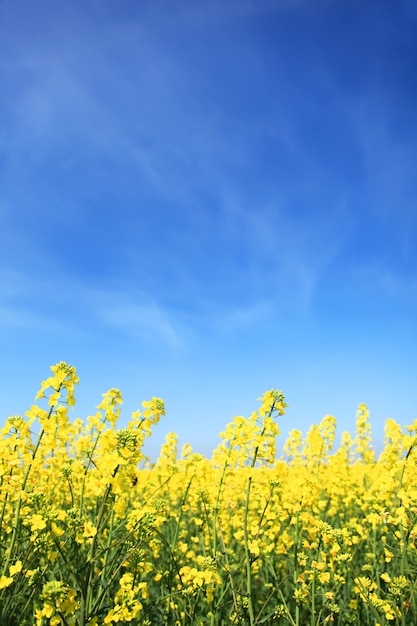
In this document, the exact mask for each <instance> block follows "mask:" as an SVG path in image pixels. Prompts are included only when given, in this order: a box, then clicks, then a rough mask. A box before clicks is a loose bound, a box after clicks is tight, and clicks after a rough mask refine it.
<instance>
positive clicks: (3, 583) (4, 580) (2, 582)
mask: <svg viewBox="0 0 417 626" xmlns="http://www.w3.org/2000/svg"><path fill="white" fill-rule="evenodd" d="M12 582H13V578H12V577H11V576H1V577H0V589H5V588H6V587H9V586H10V585H11V584H12Z"/></svg>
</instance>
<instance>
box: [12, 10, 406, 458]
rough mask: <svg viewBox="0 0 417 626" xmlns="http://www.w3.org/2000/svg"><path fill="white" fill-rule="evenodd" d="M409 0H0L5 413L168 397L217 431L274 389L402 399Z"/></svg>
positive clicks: (295, 419)
mask: <svg viewBox="0 0 417 626" xmlns="http://www.w3.org/2000/svg"><path fill="white" fill-rule="evenodd" d="M416 7H417V5H416V3H415V2H412V1H411V0H409V1H407V2H403V1H401V0H396V1H395V2H393V1H392V0H370V1H365V2H364V1H363V0H337V2H335V1H334V0H315V1H314V2H312V1H311V0H256V1H255V0H227V2H225V1H224V0H210V1H207V0H169V1H168V0H167V1H163V0H88V1H86V0H71V1H69V0H53V1H52V0H36V2H33V0H2V1H0V220H1V233H0V245H1V248H0V280H1V292H0V298H1V299H0V333H1V359H0V380H1V389H2V391H1V401H0V411H1V416H0V417H1V421H3V420H4V418H6V417H7V416H8V415H9V414H18V413H23V412H24V411H25V410H27V408H28V407H29V406H30V405H31V404H32V401H33V396H34V394H35V393H36V391H37V389H38V387H39V384H40V381H41V380H42V379H44V378H46V377H47V376H48V375H49V366H50V365H52V364H54V363H56V362H57V361H60V360H65V361H68V362H70V363H72V364H73V365H75V366H76V367H77V370H78V374H79V376H80V387H79V389H78V393H77V397H78V402H77V405H76V407H75V409H74V412H73V415H74V417H78V416H81V417H86V416H87V415H90V414H92V413H94V411H95V406H96V405H97V404H98V402H99V401H100V399H101V394H102V393H103V392H105V391H106V390H107V389H109V388H110V387H119V388H120V389H121V391H122V393H123V396H124V399H125V400H124V408H123V412H122V424H123V422H124V420H126V419H127V418H128V416H129V414H130V412H131V411H132V410H135V409H136V408H137V407H138V406H139V405H140V403H141V401H142V400H145V399H149V398H150V397H152V396H154V395H156V396H160V397H162V398H164V400H165V402H166V407H167V416H166V418H164V420H163V422H161V424H160V425H159V426H158V428H157V430H156V432H155V437H154V439H153V443H152V444H151V445H150V447H149V448H148V452H149V454H151V455H155V454H156V453H157V450H158V449H159V446H160V444H161V442H162V441H163V439H164V436H165V434H166V433H167V432H170V431H175V432H177V433H178V435H179V437H180V442H181V443H185V442H187V443H191V445H192V446H193V448H194V450H195V451H197V452H202V453H204V454H211V450H212V449H213V448H214V447H215V446H216V445H217V443H218V433H219V432H220V431H221V430H222V429H223V428H224V426H225V425H226V423H227V422H228V421H229V420H230V419H231V418H232V417H233V416H234V415H249V414H250V413H251V412H252V411H253V410H254V409H255V408H257V406H258V401H257V398H258V397H259V396H260V395H262V393H263V392H264V391H265V390H267V389H270V388H272V387H274V388H279V389H282V390H283V391H284V393H285V395H286V397H287V402H288V404H289V405H290V409H289V411H288V413H287V415H286V416H285V417H283V418H281V422H280V423H281V427H282V432H283V435H282V439H284V438H285V435H286V433H287V432H288V431H289V430H291V429H292V428H299V429H301V430H303V431H306V430H307V429H308V428H309V426H310V425H311V424H312V423H317V422H319V421H320V420H321V418H322V417H323V416H324V415H326V414H331V415H334V416H335V417H336V418H337V420H338V433H339V436H340V434H341V432H342V431H343V430H349V431H351V432H353V431H354V425H355V416H356V410H357V407H358V405H359V404H360V403H362V402H363V403H367V404H368V406H369V409H370V411H371V421H372V427H373V432H374V439H375V445H376V446H377V447H378V446H380V444H381V442H382V438H383V425H384V422H385V420H386V419H387V418H389V417H392V418H395V419H396V420H398V421H399V422H400V423H402V424H408V423H411V422H412V421H413V420H414V419H416V418H417V384H416V373H417V367H416V366H417V351H416V344H417V246H416V244H417V204H416V202H417V200H416V199H417V115H416V111H417V78H416V68H417V37H416V32H417V8H416Z"/></svg>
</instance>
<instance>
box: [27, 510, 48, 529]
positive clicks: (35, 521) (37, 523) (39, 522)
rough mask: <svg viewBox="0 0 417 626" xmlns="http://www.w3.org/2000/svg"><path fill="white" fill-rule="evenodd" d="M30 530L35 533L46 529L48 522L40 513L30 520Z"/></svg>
mask: <svg viewBox="0 0 417 626" xmlns="http://www.w3.org/2000/svg"><path fill="white" fill-rule="evenodd" d="M30 528H31V531H32V532H34V531H35V530H43V529H44V528H46V521H45V520H44V518H43V517H42V515H39V514H38V513H35V514H34V515H32V517H31V520H30Z"/></svg>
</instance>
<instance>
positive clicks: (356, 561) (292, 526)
mask: <svg viewBox="0 0 417 626" xmlns="http://www.w3.org/2000/svg"><path fill="white" fill-rule="evenodd" d="M51 371H52V375H51V376H50V377H48V378H47V379H46V380H45V381H44V382H43V383H42V385H41V389H40V391H39V392H38V394H37V396H36V399H35V404H34V405H33V406H32V407H30V409H29V410H28V412H27V413H26V414H25V416H16V415H15V416H11V417H9V418H8V419H7V420H6V421H5V423H4V425H3V427H2V428H1V430H0V556H1V559H0V563H1V571H0V624H8V625H10V626H105V625H108V624H109V625H111V624H119V625H121V624H131V625H132V626H139V625H141V626H149V625H151V624H152V625H156V626H158V625H164V624H172V625H174V626H185V625H188V624H196V625H199V626H223V625H224V624H228V623H229V624H247V625H249V626H255V625H258V624H259V625H260V624H273V623H277V624H282V625H284V624H290V625H291V626H304V625H305V624H314V625H315V626H326V625H327V624H335V625H337V626H346V625H350V624H351V625H356V626H360V625H365V626H368V625H369V626H371V625H372V626H376V625H378V624H379V625H380V626H387V625H391V624H392V625H393V626H400V625H401V626H404V625H405V624H415V623H417V594H416V583H415V580H416V577H417V547H416V546H417V453H416V447H417V446H416V443H417V421H415V422H414V423H413V424H411V425H409V426H406V427H404V428H402V427H400V426H399V425H398V424H397V423H396V422H394V421H393V420H388V421H387V423H386V427H385V446H384V450H383V452H382V454H381V455H380V457H379V458H378V459H377V458H376V456H375V452H374V450H373V446H372V437H371V427H370V419H369V412H368V409H367V407H366V406H365V405H360V406H359V409H358V413H357V421H356V432H355V433H354V434H353V436H352V435H350V434H349V433H342V435H341V443H340V445H339V447H338V448H337V449H335V441H336V420H335V418H334V417H332V416H326V417H324V418H323V420H322V421H321V422H320V424H317V425H312V426H311V428H310V429H309V430H308V432H307V433H306V434H303V433H302V432H301V431H299V430H292V431H291V432H290V434H289V437H288V439H287V441H286V442H285V443H284V445H283V455H282V457H280V458H278V456H277V451H276V439H277V437H278V435H279V434H280V425H279V423H278V420H279V419H280V418H281V417H282V416H283V415H284V414H285V410H286V408H287V405H286V403H285V397H284V395H283V393H282V392H281V391H277V390H270V391H268V392H266V393H265V394H264V395H263V396H262V397H261V398H260V399H259V400H260V405H259V408H258V410H256V411H253V412H252V413H251V414H250V415H249V417H235V418H234V419H233V420H232V421H231V422H230V424H229V425H228V426H226V428H225V430H224V432H223V433H221V435H220V436H221V441H220V443H219V445H218V447H217V448H216V450H215V451H214V452H213V456H212V458H211V459H209V458H205V457H204V456H202V455H200V454H197V453H194V452H193V450H192V449H191V446H189V445H185V446H183V448H182V451H181V452H180V453H179V452H178V438H177V436H176V435H175V434H174V433H170V434H169V435H168V436H167V438H166V441H165V443H164V444H163V446H162V448H161V453H160V456H159V458H158V460H157V461H156V463H155V464H151V463H149V462H148V461H147V460H146V458H145V456H144V453H143V445H144V442H145V441H146V439H147V438H148V437H149V436H150V435H151V433H152V429H153V427H154V426H155V425H156V424H157V423H158V421H159V420H160V418H161V417H162V416H163V415H164V414H165V407H164V403H163V401H162V400H161V399H159V398H152V399H151V400H149V401H146V402H143V404H142V407H141V409H140V411H136V412H135V413H133V415H132V416H131V418H130V419H129V420H128V421H127V423H126V424H125V425H124V427H123V428H119V427H118V423H119V418H120V412H121V406H122V395H121V392H120V391H119V390H118V389H110V390H109V391H108V392H106V393H105V394H104V395H103V398H102V401H101V402H100V403H99V405H98V406H97V409H96V411H95V412H94V413H93V414H92V415H90V416H89V417H87V419H86V420H81V419H79V418H76V419H73V420H71V419H70V416H69V410H70V409H71V408H72V407H73V406H74V404H75V396H74V390H75V386H76V385H77V384H78V378H77V375H76V370H75V368H74V367H72V366H70V365H68V364H66V363H58V364H57V365H55V366H54V367H52V368H51Z"/></svg>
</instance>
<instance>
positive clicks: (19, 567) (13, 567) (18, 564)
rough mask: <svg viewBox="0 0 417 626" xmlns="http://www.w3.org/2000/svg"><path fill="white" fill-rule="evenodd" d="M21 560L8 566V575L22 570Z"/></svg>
mask: <svg viewBox="0 0 417 626" xmlns="http://www.w3.org/2000/svg"><path fill="white" fill-rule="evenodd" d="M22 567H23V565H22V561H16V563H15V564H14V565H11V566H10V568H9V573H10V576H14V575H15V574H18V573H19V572H21V571H22Z"/></svg>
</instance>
